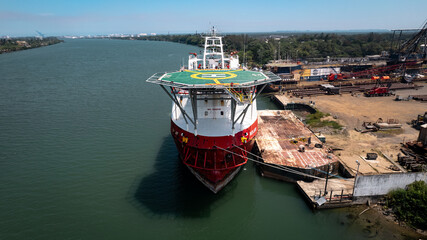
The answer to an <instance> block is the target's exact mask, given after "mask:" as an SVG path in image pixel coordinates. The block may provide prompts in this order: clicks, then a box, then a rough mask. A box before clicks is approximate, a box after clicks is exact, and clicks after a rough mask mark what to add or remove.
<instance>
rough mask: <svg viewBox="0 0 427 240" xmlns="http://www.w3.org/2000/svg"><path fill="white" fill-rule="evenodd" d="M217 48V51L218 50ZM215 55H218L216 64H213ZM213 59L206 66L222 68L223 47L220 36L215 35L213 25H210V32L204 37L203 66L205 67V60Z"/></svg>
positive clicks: (223, 65) (223, 64)
mask: <svg viewBox="0 0 427 240" xmlns="http://www.w3.org/2000/svg"><path fill="white" fill-rule="evenodd" d="M218 50H219V51H218ZM217 56H219V57H220V59H219V61H218V63H220V64H221V65H218V64H214V63H213V62H215V63H216V62H217V59H218V58H217ZM210 59H213V60H214V61H211V63H210V64H209V65H208V68H215V67H217V68H218V69H224V67H225V62H224V49H223V45H222V37H219V36H217V35H216V31H215V27H212V30H211V34H210V35H209V36H206V37H205V50H204V53H203V68H204V69H206V60H208V61H209V60H210Z"/></svg>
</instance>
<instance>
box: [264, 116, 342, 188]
mask: <svg viewBox="0 0 427 240" xmlns="http://www.w3.org/2000/svg"><path fill="white" fill-rule="evenodd" d="M258 124H259V131H258V134H257V137H256V145H257V150H258V151H259V154H260V155H261V157H262V159H263V161H264V162H265V163H268V164H272V165H273V166H283V167H287V168H291V169H292V170H297V171H299V172H302V173H305V174H309V175H314V176H317V177H324V176H325V175H326V174H325V171H327V169H328V165H329V167H330V172H337V170H338V166H339V162H338V158H337V157H336V156H335V155H333V154H330V153H327V152H326V150H325V149H324V148H323V144H322V142H321V141H320V140H319V139H318V138H317V137H316V135H315V134H314V133H313V132H311V131H310V129H308V128H307V127H306V126H305V125H304V124H303V123H302V122H301V121H300V120H299V119H298V118H297V117H296V116H295V115H294V114H293V113H292V112H291V111H286V110H285V111H277V110H273V111H272V110H264V111H258ZM260 170H261V174H262V175H263V176H266V177H271V178H275V179H279V180H284V181H292V182H294V181H296V180H309V181H311V180H313V179H314V178H312V177H309V176H307V175H305V176H304V175H300V174H296V173H290V172H286V171H282V170H280V169H277V168H274V167H270V166H265V165H261V166H260Z"/></svg>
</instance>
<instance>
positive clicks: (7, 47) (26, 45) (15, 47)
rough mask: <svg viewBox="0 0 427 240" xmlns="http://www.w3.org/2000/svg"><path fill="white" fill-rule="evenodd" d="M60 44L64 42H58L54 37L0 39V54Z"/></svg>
mask: <svg viewBox="0 0 427 240" xmlns="http://www.w3.org/2000/svg"><path fill="white" fill-rule="evenodd" d="M62 42H64V40H60V39H58V38H56V37H47V38H42V39H40V38H34V37H24V38H10V39H9V38H7V39H0V54H3V53H11V52H18V51H23V50H28V49H33V48H39V47H46V46H50V45H55V44H58V43H62Z"/></svg>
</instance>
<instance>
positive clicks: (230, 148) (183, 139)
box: [171, 121, 258, 193]
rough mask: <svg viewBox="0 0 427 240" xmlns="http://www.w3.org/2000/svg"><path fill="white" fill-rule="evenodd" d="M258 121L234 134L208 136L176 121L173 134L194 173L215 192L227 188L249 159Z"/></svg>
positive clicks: (179, 149) (173, 124)
mask: <svg viewBox="0 0 427 240" xmlns="http://www.w3.org/2000/svg"><path fill="white" fill-rule="evenodd" d="M257 126H258V121H255V122H254V123H253V124H252V125H251V126H250V127H249V128H247V129H245V130H243V131H240V132H238V133H236V134H235V135H234V136H215V137H207V136H201V135H197V136H195V135H194V134H193V133H190V132H188V131H185V130H183V129H182V128H180V127H178V126H177V125H176V124H175V123H174V122H173V121H172V123H171V134H172V136H173V138H174V141H175V144H176V147H177V149H178V152H179V156H180V159H181V161H182V162H183V164H185V165H186V166H187V167H188V169H189V170H190V172H191V173H192V174H193V175H194V176H195V177H196V178H197V179H198V180H199V181H200V182H201V183H203V184H204V185H205V186H206V187H207V188H209V189H210V190H211V191H212V192H214V193H217V192H218V191H220V190H221V189H222V188H224V187H225V186H226V185H227V184H228V183H229V182H230V181H231V180H232V179H233V178H234V176H236V174H237V173H238V172H239V170H240V168H241V166H243V165H245V164H246V162H247V161H248V159H247V152H250V151H251V149H252V147H253V143H254V140H253V138H254V137H255V135H256V133H257V130H258V129H257Z"/></svg>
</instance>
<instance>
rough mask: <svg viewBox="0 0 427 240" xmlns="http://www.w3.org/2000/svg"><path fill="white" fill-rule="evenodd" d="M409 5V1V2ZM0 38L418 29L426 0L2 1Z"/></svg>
mask: <svg viewBox="0 0 427 240" xmlns="http://www.w3.org/2000/svg"><path fill="white" fill-rule="evenodd" d="M409 3H410V4H409ZM0 6H1V8H0V36H5V35H9V36H35V35H38V34H37V32H36V31H39V32H41V33H43V34H44V35H47V36H63V35H103V34H113V33H117V34H138V33H147V34H150V33H157V34H167V33H171V34H176V33H195V32H196V31H197V32H206V31H207V30H208V29H209V27H210V26H212V25H214V26H216V27H217V28H218V30H219V31H221V32H275V31H334V30H335V31H347V30H368V29H375V30H381V29H383V30H391V29H405V28H411V29H412V28H419V27H421V26H422V23H423V22H424V21H425V20H426V19H427V14H426V9H427V1H425V0H411V1H407V2H405V3H402V2H401V1H397V0H388V1H386V0H371V1H367V0H359V1H338V0H325V1H316V0H305V1H304V0H303V1H296V0H293V1H286V0H282V1H280V0H274V1H265V2H260V1H254V0H245V1H242V0H235V1H213V2H204V1H193V0H188V1H179V2H177V1H172V0H158V1H141V0H139V1H138V0H121V1H115V0H73V1H61V0H56V1H53V0H39V1H26V0H13V1H6V0H0Z"/></svg>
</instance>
